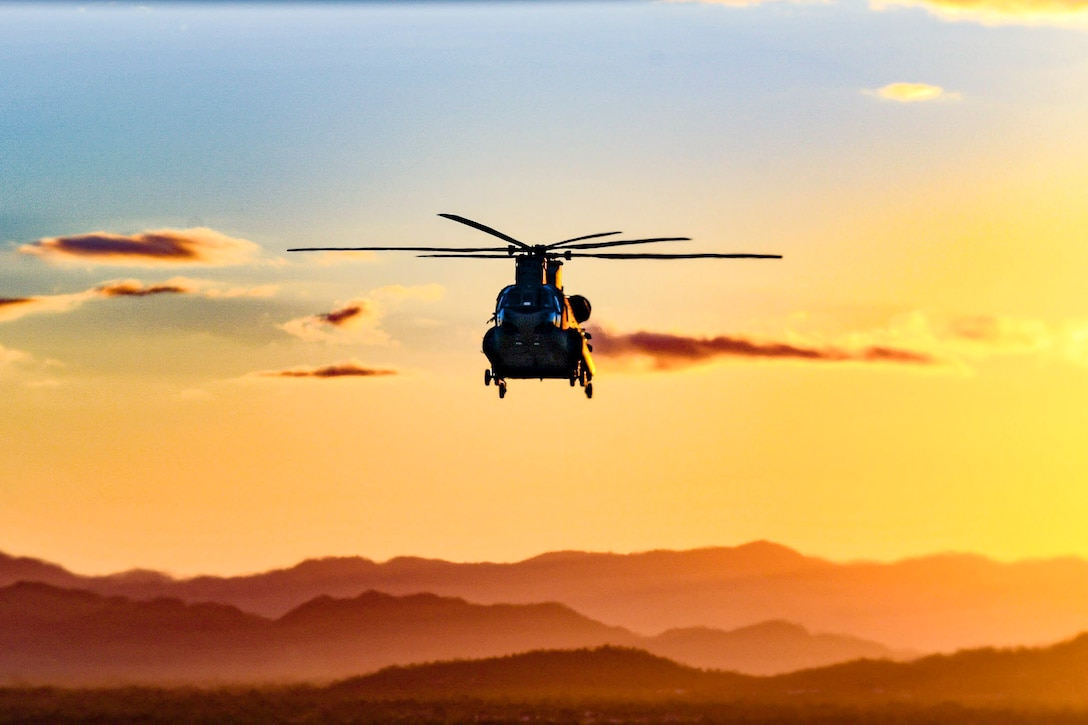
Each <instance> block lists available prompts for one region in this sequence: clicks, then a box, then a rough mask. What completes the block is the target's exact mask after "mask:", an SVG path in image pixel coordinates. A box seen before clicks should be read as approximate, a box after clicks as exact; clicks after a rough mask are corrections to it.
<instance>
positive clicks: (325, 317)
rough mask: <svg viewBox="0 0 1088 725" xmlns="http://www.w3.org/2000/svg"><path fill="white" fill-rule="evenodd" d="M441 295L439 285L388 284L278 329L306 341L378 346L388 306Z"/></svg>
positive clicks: (383, 334) (384, 336) (384, 340)
mask: <svg viewBox="0 0 1088 725" xmlns="http://www.w3.org/2000/svg"><path fill="white" fill-rule="evenodd" d="M443 292H444V289H443V287H442V286H441V285H438V284H428V285H418V286H414V287H406V286H402V285H388V286H386V287H379V288H378V289H375V290H372V291H371V292H370V293H369V294H368V295H367V296H366V297H360V298H357V299H353V300H349V301H347V302H344V303H342V304H339V305H337V306H336V307H335V308H333V309H332V310H330V311H328V312H319V313H316V314H313V315H307V316H305V317H298V318H295V319H293V320H288V321H287V322H284V323H283V324H281V325H279V326H278V327H279V328H280V329H281V330H283V331H284V332H286V333H288V334H290V335H294V336H295V337H297V338H299V339H300V340H305V341H307V342H328V343H366V344H373V345H381V344H385V343H387V342H389V335H388V334H387V333H386V332H385V330H383V329H382V328H381V321H382V318H383V317H384V316H385V314H386V308H387V307H388V306H389V305H396V304H399V303H400V302H402V301H404V300H420V301H427V302H429V301H435V300H438V299H441V297H442V295H443Z"/></svg>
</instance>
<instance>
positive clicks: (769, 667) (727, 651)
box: [637, 621, 917, 675]
mask: <svg viewBox="0 0 1088 725" xmlns="http://www.w3.org/2000/svg"><path fill="white" fill-rule="evenodd" d="M637 646H639V647H641V648H643V649H646V650H648V651H649V652H652V653H653V654H656V655H661V656H662V657H667V658H669V659H670V660H675V661H677V662H682V663H684V664H687V665H693V666H695V667H705V668H708V669H715V670H732V671H735V672H744V673H746V674H751V675H776V674H782V673H785V672H794V671H796V670H802V669H810V668H813V667H823V666H825V665H830V664H835V663H838V662H847V661H849V660H859V659H913V657H912V656H911V653H908V652H893V651H892V650H890V649H889V648H887V647H885V646H884V645H881V644H878V643H876V642H871V641H868V640H864V639H860V638H858V637H850V636H846V635H840V634H811V633H810V632H809V631H808V630H806V629H805V628H804V627H802V626H800V625H797V624H793V623H790V622H783V621H771V622H762V623H760V624H753V625H751V626H748V627H741V628H740V629H735V630H731V631H728V632H727V631H723V630H720V629H711V628H709V627H687V628H684V629H670V630H668V631H666V632H663V633H661V634H659V635H657V636H656V637H649V638H647V639H646V640H644V641H643V642H640V643H637ZM914 656H917V654H915V655H914Z"/></svg>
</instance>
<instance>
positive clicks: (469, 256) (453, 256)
mask: <svg viewBox="0 0 1088 725" xmlns="http://www.w3.org/2000/svg"><path fill="white" fill-rule="evenodd" d="M417 256H420V257H445V258H447V259H512V257H511V256H510V255H509V254H420V255H417Z"/></svg>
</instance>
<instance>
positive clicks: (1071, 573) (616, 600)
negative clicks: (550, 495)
mask: <svg viewBox="0 0 1088 725" xmlns="http://www.w3.org/2000/svg"><path fill="white" fill-rule="evenodd" d="M18 581H37V582H43V583H48V584H52V585H54V586H58V587H64V588H69V589H80V590H85V591H88V592H94V593H96V594H99V595H102V596H107V597H109V596H121V597H125V598H127V599H130V600H133V601H150V600H154V599H156V598H162V597H167V598H174V599H178V600H180V601H182V602H187V603H192V604H195V603H202V602H215V603H218V604H224V605H231V606H233V607H236V608H237V609H239V610H241V611H243V612H247V613H250V614H254V615H260V616H262V617H265V618H279V617H282V616H284V615H285V614H287V613H288V612H290V611H291V610H293V609H295V608H297V607H300V606H301V605H303V604H305V603H307V602H309V601H311V600H313V599H315V598H317V597H321V596H330V597H334V598H348V599H350V598H353V597H356V596H358V595H359V594H360V592H364V591H368V590H375V591H381V592H385V593H388V594H393V595H408V594H417V593H420V592H428V593H432V594H436V595H439V596H443V597H459V598H463V599H465V600H467V601H471V602H474V603H478V604H534V603H539V602H559V603H562V604H564V605H566V606H568V607H570V608H572V609H574V610H575V611H577V612H579V613H580V614H582V615H584V616H586V617H589V618H592V619H594V620H597V621H598V622H606V623H608V624H609V625H613V626H618V627H623V628H625V629H627V630H630V631H631V632H634V633H638V634H641V635H643V636H650V635H655V634H659V633H662V632H665V631H666V630H681V632H679V633H673V634H672V635H671V636H670V637H671V642H672V645H673V646H676V647H680V646H681V643H682V642H683V640H684V638H685V637H686V636H690V635H691V632H692V631H694V630H693V628H699V627H703V628H712V629H716V630H723V631H734V630H737V629H741V628H744V627H750V626H754V625H763V624H764V623H766V622H767V621H781V622H793V623H796V624H797V625H799V626H802V627H804V628H805V629H806V630H809V631H813V632H840V633H849V634H850V635H852V636H855V637H859V638H861V639H863V640H867V641H870V642H880V643H883V644H884V645H887V646H888V647H891V648H893V649H895V650H910V651H915V652H951V651H955V650H958V649H963V648H970V647H983V646H1017V645H1040V644H1048V643H1052V642H1055V641H1059V640H1061V639H1063V638H1066V637H1069V636H1071V635H1072V634H1074V633H1076V632H1081V631H1085V630H1088V562H1084V561H1082V560H1079V559H1072V558H1068V559H1048V560H1035V561H1024V562H1016V563H1002V562H996V561H992V560H989V559H986V558H983V557H980V556H973V555H961V554H946V555H935V556H929V557H922V558H916V559H908V560H904V561H898V562H891V563H878V562H845V563H838V562H831V561H828V560H825V559H820V558H816V557H811V556H805V555H803V554H800V553H798V552H796V551H793V550H791V549H789V548H786V547H783V546H780V545H777V544H773V543H769V542H754V543H750V544H745V545H742V546H736V547H717V548H707V549H696V550H691V551H650V552H643V553H637V554H609V553H586V552H576V551H569V552H554V553H549V554H543V555H541V556H537V557H534V558H531V559H527V560H524V561H519V562H514V563H487V562H483V563H454V562H448V561H442V560H436V559H423V558H414V557H399V558H395V559H391V560H389V561H386V562H380V563H379V562H375V561H371V560H369V559H365V558H361V557H342V558H325V559H312V560H307V561H304V562H302V563H300V564H298V565H296V566H293V567H290V568H286V569H277V570H273V571H268V572H263V573H258V574H251V575H246V576H234V577H218V576H199V577H192V578H184V579H177V578H173V577H170V576H168V575H166V574H162V573H159V572H153V571H132V572H124V573H120V574H114V575H110V576H96V577H89V576H80V575H78V574H74V573H72V572H69V571H67V570H66V569H64V568H62V567H60V566H57V565H55V564H50V563H47V562H43V561H40V560H36V559H30V558H25V557H23V558H18V557H12V556H6V555H0V586H4V585H8V584H13V583H15V582H18ZM685 631H686V632H687V633H688V634H687V635H685V634H684V633H683V632H685Z"/></svg>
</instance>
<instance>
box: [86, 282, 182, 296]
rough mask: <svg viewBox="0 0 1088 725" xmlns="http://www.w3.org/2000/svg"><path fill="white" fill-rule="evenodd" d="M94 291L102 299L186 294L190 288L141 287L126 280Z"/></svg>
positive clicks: (168, 285)
mask: <svg viewBox="0 0 1088 725" xmlns="http://www.w3.org/2000/svg"><path fill="white" fill-rule="evenodd" d="M95 291H97V292H98V293H99V294H101V295H102V296H103V297H149V296H151V295H163V294H186V293H189V292H192V291H193V290H192V288H190V287H185V286H183V285H180V284H169V283H163V284H153V285H146V286H145V285H143V284H141V283H140V282H138V281H137V280H134V279H128V280H124V281H122V282H110V283H107V284H104V285H99V286H98V287H95Z"/></svg>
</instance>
